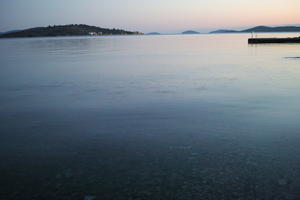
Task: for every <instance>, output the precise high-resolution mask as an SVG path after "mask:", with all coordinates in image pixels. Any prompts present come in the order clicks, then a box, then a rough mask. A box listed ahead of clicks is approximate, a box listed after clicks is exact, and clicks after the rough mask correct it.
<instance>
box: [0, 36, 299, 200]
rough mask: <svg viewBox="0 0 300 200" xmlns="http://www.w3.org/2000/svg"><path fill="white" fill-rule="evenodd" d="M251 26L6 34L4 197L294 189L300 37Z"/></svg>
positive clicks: (246, 195)
mask: <svg viewBox="0 0 300 200" xmlns="http://www.w3.org/2000/svg"><path fill="white" fill-rule="evenodd" d="M296 35H297V34H276V35H272V36H283V37H287V36H296ZM298 35H299V34H298ZM298 35H297V36H298ZM249 36H250V35H249V34H220V35H218V34H215V35H214V34H211V35H161V36H110V37H61V38H34V39H32V38H29V39H1V40H0V122H1V123H0V177H1V178H0V199H5V200H10V199H11V200H15V199H22V200H27V199H28V200H33V199H38V200H41V199H51V200H53V199H62V200H63V199H66V200H67V199H72V200H73V199H82V200H91V199H101V200H102V199H103V200H110V199H112V200H123V199H124V200H125V199H126V200H129V199H130V200H135V199H139V200H143V199H151V200H156V199H157V200H158V199H161V200H165V199H172V200H192V199H200V200H202V199H203V200H221V199H226V200H232V199H233V200H234V199H243V200H254V199H255V200H293V199H295V200H296V199H300V59H299V58H297V57H299V56H300V44H260V45H248V44H247V39H248V37H249ZM261 36H265V37H267V36H270V35H261Z"/></svg>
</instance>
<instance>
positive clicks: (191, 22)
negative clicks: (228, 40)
mask: <svg viewBox="0 0 300 200" xmlns="http://www.w3.org/2000/svg"><path fill="white" fill-rule="evenodd" d="M299 10H300V0H105V1H104V0H1V6H0V32H1V31H8V30H12V29H23V28H30V27H36V26H47V25H58V24H79V23H80V24H81V23H82V24H88V25H96V26H100V27H105V28H122V29H127V30H132V31H142V32H151V31H158V32H163V33H167V32H168V33H172V32H178V31H183V30H187V29H193V30H200V31H201V30H209V29H219V28H235V27H249V26H256V25H283V24H300V12H299Z"/></svg>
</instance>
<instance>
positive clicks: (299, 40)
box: [248, 37, 300, 44]
mask: <svg viewBox="0 0 300 200" xmlns="http://www.w3.org/2000/svg"><path fill="white" fill-rule="evenodd" d="M248 43H249V44H267V43H299V44H300V37H294V38H249V39H248Z"/></svg>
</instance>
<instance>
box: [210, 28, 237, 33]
mask: <svg viewBox="0 0 300 200" xmlns="http://www.w3.org/2000/svg"><path fill="white" fill-rule="evenodd" d="M237 32H238V31H235V30H226V29H220V30H216V31H212V32H210V33H237Z"/></svg>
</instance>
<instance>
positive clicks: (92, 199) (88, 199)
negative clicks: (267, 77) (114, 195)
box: [84, 195, 96, 200]
mask: <svg viewBox="0 0 300 200" xmlns="http://www.w3.org/2000/svg"><path fill="white" fill-rule="evenodd" d="M95 199H96V196H92V195H86V196H84V200H95Z"/></svg>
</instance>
